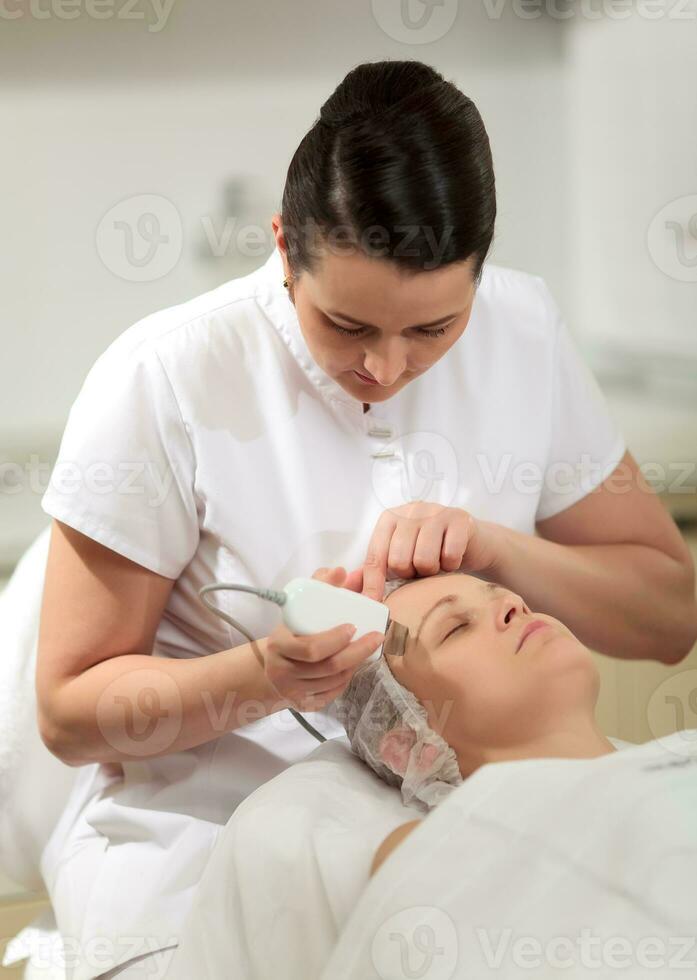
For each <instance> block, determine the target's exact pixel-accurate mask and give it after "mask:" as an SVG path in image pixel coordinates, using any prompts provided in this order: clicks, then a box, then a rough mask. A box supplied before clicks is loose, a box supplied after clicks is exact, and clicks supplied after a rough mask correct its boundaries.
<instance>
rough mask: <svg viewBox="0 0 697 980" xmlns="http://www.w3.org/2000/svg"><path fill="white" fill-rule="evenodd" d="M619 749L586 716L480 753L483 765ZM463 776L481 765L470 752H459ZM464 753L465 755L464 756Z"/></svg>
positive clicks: (578, 756) (585, 755)
mask: <svg viewBox="0 0 697 980" xmlns="http://www.w3.org/2000/svg"><path fill="white" fill-rule="evenodd" d="M616 751H617V749H616V748H615V746H614V745H613V744H612V742H610V741H609V740H608V739H607V738H606V736H605V735H603V733H602V732H601V731H600V729H599V728H598V726H597V725H596V723H595V719H593V718H588V717H587V716H585V715H583V716H581V717H577V718H574V719H573V720H572V719H568V720H565V721H564V723H563V724H560V725H559V726H557V727H553V728H552V729H551V730H550V731H549V732H545V733H543V734H539V735H533V736H531V737H529V738H525V739H522V740H521V741H520V742H519V743H516V744H514V745H494V746H491V747H487V748H485V749H483V750H481V752H480V756H481V757H483V758H482V760H481V761H480V765H486V764H487V763H490V762H508V761H515V760H519V759H595V758H597V757H598V756H601V755H609V754H610V753H611V752H616ZM457 755H458V761H459V763H460V769H461V771H462V774H463V776H465V775H471V773H472V772H474V770H475V769H476V768H478V766H473V765H472V760H471V757H470V753H464V754H461V753H457ZM461 755H462V757H461Z"/></svg>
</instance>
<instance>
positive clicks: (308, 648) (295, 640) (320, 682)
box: [264, 568, 385, 711]
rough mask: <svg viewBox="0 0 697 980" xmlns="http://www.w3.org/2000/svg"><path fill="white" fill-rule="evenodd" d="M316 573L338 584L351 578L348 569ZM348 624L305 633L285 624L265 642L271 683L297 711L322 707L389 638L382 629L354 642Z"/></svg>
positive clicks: (265, 662)
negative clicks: (293, 630) (299, 632)
mask: <svg viewBox="0 0 697 980" xmlns="http://www.w3.org/2000/svg"><path fill="white" fill-rule="evenodd" d="M312 578H316V579H320V580H321V581H323V582H329V584H330V585H336V586H339V587H344V588H345V587H346V586H345V585H344V586H341V583H343V582H345V581H346V579H347V575H346V572H345V570H344V569H343V568H332V569H328V568H318V569H317V571H316V572H315V573H314V575H313V576H312ZM353 632H355V631H353V630H352V631H351V632H349V628H348V626H347V624H345V623H343V624H341V625H339V626H334V627H332V629H329V630H323V631H322V632H321V633H310V634H307V635H305V636H300V635H298V634H295V633H292V632H291V631H290V630H289V629H288V627H287V626H286V625H285V624H283V623H281V624H279V625H278V626H277V627H276V628H275V629H274V630H273V632H272V633H270V634H269V636H268V637H267V640H266V644H265V654H264V667H265V671H266V676H267V678H268V680H269V683H270V684H271V685H272V687H274V688H275V689H276V690H277V691H278V693H279V695H280V696H281V697H282V698H283V699H284V700H285V701H286V702H287V703H288V705H289V707H291V708H295V709H296V710H297V711H319V710H320V709H321V708H324V707H326V706H327V705H328V704H329V703H330V702H331V701H333V700H334V698H336V697H338V696H339V695H340V694H341V692H342V691H343V690H344V688H345V687H346V686H347V685H348V683H349V681H350V680H351V677H352V676H353V673H354V671H355V669H356V667H358V666H359V664H361V663H362V662H363V661H364V660H365V659H366V657H368V656H370V654H371V653H373V652H374V651H375V650H377V648H378V647H379V646H380V644H381V643H382V642H383V641H384V639H385V634H384V633H380V632H377V631H373V632H372V633H366V635H365V636H362V637H361V638H360V639H358V640H354V641H353V642H351V636H352V635H353Z"/></svg>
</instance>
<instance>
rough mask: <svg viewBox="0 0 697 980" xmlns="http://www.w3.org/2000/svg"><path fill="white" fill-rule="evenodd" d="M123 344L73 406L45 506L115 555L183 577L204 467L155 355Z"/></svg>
mask: <svg viewBox="0 0 697 980" xmlns="http://www.w3.org/2000/svg"><path fill="white" fill-rule="evenodd" d="M121 341H122V338H119V339H118V340H117V341H116V342H115V343H114V344H112V346H111V347H110V348H109V349H107V351H106V352H105V353H104V354H103V355H102V356H101V357H100V358H99V360H98V361H97V362H96V364H95V365H94V367H93V368H92V370H91V371H90V373H89V374H88V376H87V378H86V380H85V382H84V384H83V386H82V389H81V390H80V393H79V394H78V397H77V399H76V401H75V403H74V404H73V406H72V409H71V411H70V414H69V416H68V422H67V425H66V428H65V432H64V434H63V439H62V441H61V446H60V450H59V454H58V459H57V461H56V464H55V466H54V468H53V472H52V474H51V478H50V481H49V486H48V489H47V490H46V492H45V494H44V496H43V499H42V507H43V509H44V511H45V512H46V513H47V514H49V515H50V516H51V517H55V518H56V519H57V520H59V521H62V522H63V523H65V524H68V525H69V526H70V527H72V528H74V529H75V530H77V531H80V532H81V533H82V534H85V535H87V536H88V537H90V538H93V539H94V540H95V541H98V542H99V543H100V544H103V545H104V546H105V547H107V548H110V549H111V550H112V551H116V552H118V553H119V554H120V555H123V556H124V557H126V558H129V559H131V560H132V561H134V562H137V563H138V564H139V565H143V566H144V567H145V568H148V569H150V570H151V571H153V572H157V573H158V574H160V575H164V576H165V577H167V578H178V577H179V575H180V573H181V572H182V570H183V569H184V568H185V567H186V565H187V564H188V563H189V562H190V561H191V559H192V557H193V555H194V554H195V551H196V548H197V546H198V540H199V524H198V512H197V507H196V499H195V492H194V475H195V462H194V457H193V450H192V447H191V443H190V440H189V438H188V433H187V431H186V427H185V425H184V422H183V420H182V418H181V415H180V412H179V408H178V405H177V401H176V398H175V395H174V392H173V390H172V387H171V385H170V382H169V379H168V377H167V374H166V372H165V369H164V367H163V365H162V363H161V361H160V358H159V356H158V354H157V352H156V351H155V350H153V349H152V348H146V345H145V344H140V345H139V346H138V347H137V348H136V349H135V350H132V349H130V350H129V349H128V348H127V349H126V350H125V352H124V350H123V349H124V347H126V345H125V344H123V343H121Z"/></svg>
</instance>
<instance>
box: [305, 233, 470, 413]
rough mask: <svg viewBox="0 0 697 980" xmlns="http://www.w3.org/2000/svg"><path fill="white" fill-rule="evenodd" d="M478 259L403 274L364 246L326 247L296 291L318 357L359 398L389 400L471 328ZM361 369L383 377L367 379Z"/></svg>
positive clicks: (311, 346) (308, 341)
mask: <svg viewBox="0 0 697 980" xmlns="http://www.w3.org/2000/svg"><path fill="white" fill-rule="evenodd" d="M473 264H474V263H473V260H472V259H468V260H467V261H466V262H463V263H456V264H454V265H449V266H446V267H445V268H443V269H433V270H427V271H425V272H418V273H415V274H410V275H405V274H403V273H400V272H398V271H397V268H396V266H395V265H394V264H393V263H391V262H389V261H387V260H385V259H381V258H377V257H374V256H373V257H368V256H366V255H365V254H364V253H362V252H361V251H360V250H358V249H353V250H351V251H348V252H345V253H344V254H338V252H337V250H336V249H333V250H327V251H325V252H324V254H323V257H322V259H321V261H320V263H319V265H318V267H317V270H316V272H315V273H314V274H312V275H310V274H309V273H308V272H303V273H302V275H301V276H300V277H299V278H298V279H297V280H296V281H295V283H294V286H293V290H292V294H291V297H292V300H293V302H294V303H295V307H296V310H297V314H298V322H299V323H300V326H301V329H302V333H303V336H304V338H305V342H306V344H307V346H308V348H309V350H310V353H311V354H312V357H313V358H314V360H315V361H316V363H317V364H318V365H319V366H320V367H321V368H322V370H323V371H324V372H325V373H326V374H328V375H329V376H330V377H331V378H334V380H335V381H336V382H337V383H338V384H340V385H341V387H342V388H343V389H344V390H345V391H347V392H348V393H349V394H350V395H353V396H354V398H356V399H357V400H358V401H361V402H381V401H386V400H387V399H388V398H391V397H392V396H393V395H395V394H396V393H397V392H398V391H399V390H400V389H401V388H403V387H404V386H405V385H407V384H408V383H409V382H410V381H412V380H413V379H414V378H416V377H418V375H420V374H423V373H424V371H427V370H428V369H429V368H430V367H431V365H432V364H435V362H436V361H438V360H439V359H440V358H441V357H442V356H443V355H444V354H445V353H446V351H447V350H449V348H450V347H452V345H453V344H454V343H455V341H456V340H457V339H458V338H459V337H460V336H461V334H462V333H463V331H464V330H465V328H466V326H467V323H468V321H469V318H470V314H471V312H472V305H473V302H474V298H475V284H474V280H473ZM353 321H355V322H353ZM349 332H350V333H349ZM356 372H359V373H360V374H363V375H367V376H368V377H370V378H374V379H375V380H376V381H377V382H378V383H377V384H370V383H367V382H363V381H361V380H360V378H359V377H358V376H357V374H356Z"/></svg>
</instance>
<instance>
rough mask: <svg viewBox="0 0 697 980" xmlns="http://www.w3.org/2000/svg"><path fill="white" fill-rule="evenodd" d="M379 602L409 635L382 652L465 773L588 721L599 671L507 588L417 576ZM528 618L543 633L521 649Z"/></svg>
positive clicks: (567, 636)
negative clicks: (397, 648)
mask: <svg viewBox="0 0 697 980" xmlns="http://www.w3.org/2000/svg"><path fill="white" fill-rule="evenodd" d="M385 602H386V604H387V606H388V607H389V609H390V612H391V615H392V618H393V619H395V620H397V622H400V623H403V624H404V625H405V626H407V627H408V628H409V634H410V635H409V639H408V641H407V645H406V650H405V653H404V656H401V657H400V656H390V655H386V659H387V662H388V665H389V667H390V669H391V670H392V673H393V674H394V676H395V677H396V679H397V680H398V681H399V682H400V683H401V684H403V685H404V687H406V688H408V689H409V690H410V691H412V692H413V694H414V695H415V696H416V697H417V698H418V699H419V700H420V701H421V702H422V704H423V705H424V707H425V708H426V710H427V712H428V716H429V724H430V725H431V727H432V728H433V729H434V731H437V732H438V733H439V734H440V735H441V736H442V737H443V738H444V739H445V741H446V742H448V743H449V744H450V745H451V746H452V747H453V749H454V750H455V752H456V754H457V755H458V759H459V761H460V768H461V769H462V770H463V772H464V771H465V770H470V769H474V768H476V767H477V766H478V765H481V763H482V761H483V760H487V759H489V758H491V757H492V755H495V754H496V753H497V751H498V750H503V751H505V750H509V749H516V748H518V747H521V746H529V747H532V748H533V749H534V747H535V745H536V744H537V743H538V742H542V741H543V740H544V739H546V738H548V737H549V736H550V735H553V734H555V733H557V732H559V731H564V730H565V728H567V727H568V726H569V722H570V720H571V719H572V718H573V719H574V720H578V717H579V716H582V717H584V718H587V719H592V718H593V713H594V708H595V703H596V701H597V697H598V690H599V675H598V671H597V668H596V666H595V663H594V662H593V658H592V656H591V653H590V651H589V650H588V648H587V647H585V646H584V645H583V644H582V643H581V642H580V641H579V640H577V639H576V637H575V636H574V634H573V633H572V632H571V631H570V630H568V629H567V628H566V626H564V625H563V624H562V623H560V622H559V620H557V619H554V618H553V617H552V616H547V615H545V614H537V613H533V612H531V611H530V609H528V607H527V606H526V605H525V602H524V601H523V599H521V597H520V596H519V595H516V594H515V593H514V592H511V591H510V590H508V589H505V588H503V587H502V586H497V585H494V584H493V583H491V582H484V581H482V580H481V579H478V578H475V577H474V576H471V575H466V574H463V573H447V574H440V575H435V576H429V577H427V578H420V579H415V580H414V581H413V582H409V583H408V584H406V585H404V586H402V587H401V588H399V589H398V590H397V591H395V592H394V593H393V594H392V595H390V596H388V597H387V599H386V600H385ZM535 621H539V622H541V623H544V627H543V628H540V629H536V630H535V631H534V632H532V633H531V634H530V635H529V636H527V637H525V639H523V642H522V644H521V639H522V638H523V633H524V631H525V630H526V627H528V626H530V624H531V623H533V622H535Z"/></svg>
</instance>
